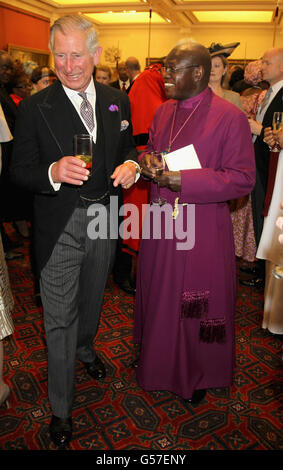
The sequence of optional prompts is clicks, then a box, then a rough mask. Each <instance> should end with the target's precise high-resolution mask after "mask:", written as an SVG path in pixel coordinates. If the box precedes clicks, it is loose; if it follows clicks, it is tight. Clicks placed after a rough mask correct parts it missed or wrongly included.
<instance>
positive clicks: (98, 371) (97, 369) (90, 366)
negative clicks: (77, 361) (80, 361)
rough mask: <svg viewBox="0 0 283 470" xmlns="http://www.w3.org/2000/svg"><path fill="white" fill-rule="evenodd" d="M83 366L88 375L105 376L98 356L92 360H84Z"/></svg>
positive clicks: (98, 377) (103, 367)
mask: <svg viewBox="0 0 283 470" xmlns="http://www.w3.org/2000/svg"><path fill="white" fill-rule="evenodd" d="M84 364H85V367H86V370H87V372H88V373H89V375H91V376H92V377H93V378H94V379H96V380H97V379H104V378H105V376H106V371H105V366H104V364H103V362H102V361H101V359H99V357H98V356H96V358H95V359H94V361H93V362H90V363H88V362H85V363H84Z"/></svg>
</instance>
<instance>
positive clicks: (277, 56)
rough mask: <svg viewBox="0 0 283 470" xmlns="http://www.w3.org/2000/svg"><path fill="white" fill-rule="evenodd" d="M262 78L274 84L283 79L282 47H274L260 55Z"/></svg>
mask: <svg viewBox="0 0 283 470" xmlns="http://www.w3.org/2000/svg"><path fill="white" fill-rule="evenodd" d="M262 75H263V79H264V80H266V81H267V82H269V83H270V85H271V86H272V85H275V83H277V82H279V81H280V80H283V48H282V47H276V48H275V47H274V48H272V49H269V50H268V51H266V52H265V53H264V55H263V57H262Z"/></svg>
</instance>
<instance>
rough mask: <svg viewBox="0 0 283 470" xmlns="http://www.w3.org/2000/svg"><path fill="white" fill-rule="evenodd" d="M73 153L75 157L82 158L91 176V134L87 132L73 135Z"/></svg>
mask: <svg viewBox="0 0 283 470" xmlns="http://www.w3.org/2000/svg"><path fill="white" fill-rule="evenodd" d="M74 155H75V157H77V158H79V159H80V160H83V161H84V162H85V164H86V169H87V170H88V171H89V176H88V177H90V176H91V170H92V136H91V135H89V134H76V135H75V136H74Z"/></svg>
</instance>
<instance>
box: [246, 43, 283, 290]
mask: <svg viewBox="0 0 283 470" xmlns="http://www.w3.org/2000/svg"><path fill="white" fill-rule="evenodd" d="M262 75H263V80H266V81H267V82H269V84H270V88H269V89H268V91H267V94H266V99H265V100H264V101H263V102H262V104H261V106H260V107H259V110H258V113H257V116H256V120H253V119H250V120H249V121H250V126H251V131H252V133H253V135H254V150H255V160H256V184H255V187H254V190H253V191H252V209H253V220H254V231H255V238H256V244H257V246H258V244H259V241H260V237H261V233H262V229H263V220H264V216H263V208H264V200H265V196H266V190H267V181H268V173H269V160H270V149H269V147H268V145H267V144H266V143H265V142H264V128H266V127H272V119H273V113H274V112H275V111H282V112H283V48H273V49H269V50H268V51H266V52H265V54H264V55H263V58H262ZM264 271H265V265H264V261H262V260H259V261H258V262H257V265H256V268H255V269H254V274H255V276H254V277H253V278H252V279H243V280H241V281H240V283H241V284H243V285H245V286H250V287H259V288H262V287H263V286H264Z"/></svg>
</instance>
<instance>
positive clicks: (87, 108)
mask: <svg viewBox="0 0 283 470" xmlns="http://www.w3.org/2000/svg"><path fill="white" fill-rule="evenodd" d="M78 95H79V96H80V97H81V98H82V99H83V101H82V103H81V108H80V112H81V115H82V118H83V120H84V121H85V123H86V125H87V127H88V128H89V130H90V132H92V131H93V129H94V119H93V108H92V106H91V104H90V102H89V101H88V99H87V97H86V93H85V92H84V91H82V92H81V93H78Z"/></svg>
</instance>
